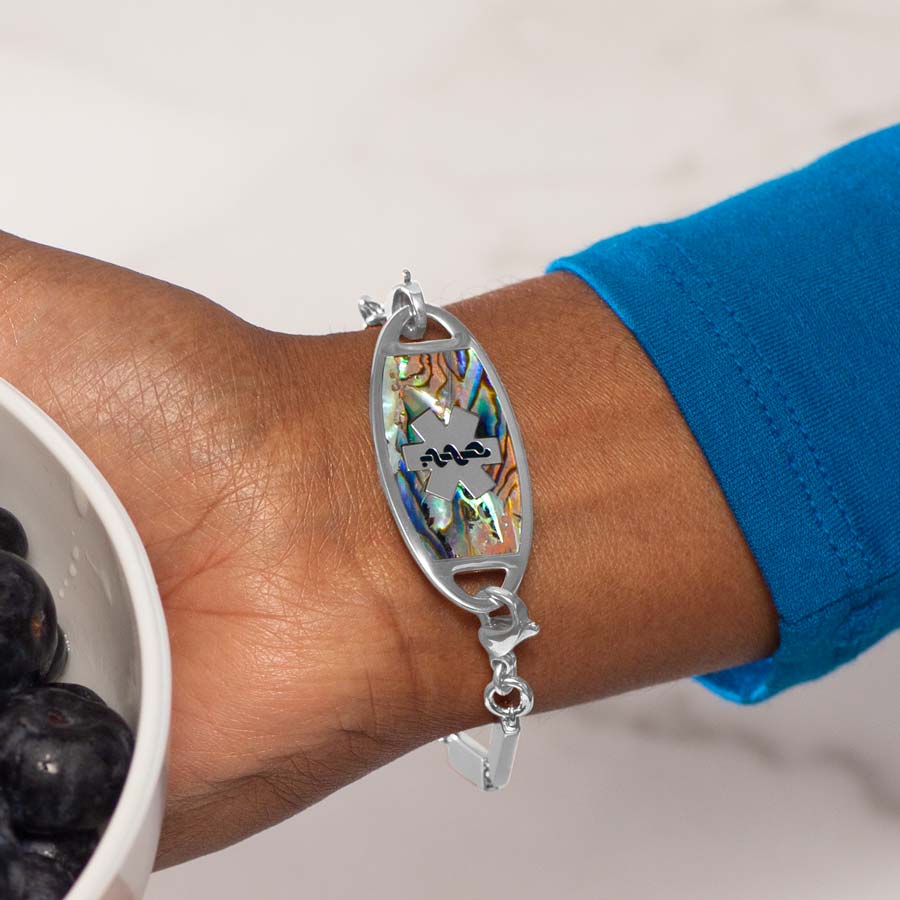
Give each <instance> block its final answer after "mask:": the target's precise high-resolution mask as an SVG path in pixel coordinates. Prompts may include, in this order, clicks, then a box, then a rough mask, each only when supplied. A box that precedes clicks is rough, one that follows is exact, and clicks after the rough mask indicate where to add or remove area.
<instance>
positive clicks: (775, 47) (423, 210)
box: [0, 0, 900, 900]
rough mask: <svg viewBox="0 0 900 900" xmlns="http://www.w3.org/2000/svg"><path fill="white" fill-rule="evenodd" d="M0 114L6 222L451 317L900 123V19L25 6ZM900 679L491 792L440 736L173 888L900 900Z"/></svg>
mask: <svg viewBox="0 0 900 900" xmlns="http://www.w3.org/2000/svg"><path fill="white" fill-rule="evenodd" d="M0 111H2V119H0V123H2V131H0V213H2V216H0V227H3V228H6V229H8V230H12V231H16V232H19V233H22V234H24V235H26V236H29V237H32V238H34V239H37V240H41V241H45V242H48V243H55V244H59V245H62V246H65V247H68V248H71V249H75V250H80V251H83V252H85V253H89V254H92V255H95V256H99V257H103V258H106V259H110V260H114V261H116V262H119V263H123V264H125V265H128V266H131V267H134V268H136V269H140V270H142V271H145V272H149V273H152V274H154V275H158V276H161V277H163V278H166V279H168V280H170V281H175V282H178V283H181V284H184V285H188V286H190V287H192V288H195V289H197V290H199V291H202V292H204V293H206V294H208V295H209V296H211V297H213V298H215V299H216V300H218V301H219V302H221V303H223V304H225V305H226V306H228V307H229V308H231V309H233V310H235V311H236V312H238V313H239V314H241V315H243V316H245V317H246V318H248V319H251V320H253V321H255V322H259V323H262V324H264V325H266V326H269V327H272V328H279V329H284V330H296V331H301V330H303V331H328V330H332V329H339V328H353V327H357V319H356V312H355V298H356V296H357V295H358V294H359V293H360V292H361V291H363V290H373V291H379V292H384V291H385V290H386V289H387V288H388V286H389V285H390V284H392V283H393V282H394V280H395V279H396V276H397V273H398V271H399V268H400V267H401V266H402V265H408V266H411V267H412V268H413V269H414V272H415V274H416V275H417V277H418V278H419V279H420V280H421V281H422V283H423V284H424V286H425V288H426V291H427V293H428V295H429V296H430V298H432V299H440V300H443V301H449V300H452V299H455V298H458V297H460V296H463V295H466V294H470V293H473V292H476V291H480V290H484V289H486V288H490V287H494V286H496V285H499V284H502V283H506V282H509V281H512V280H515V279H517V278H521V277H525V276H530V275H533V274H536V273H538V272H539V271H540V270H541V269H542V267H543V266H544V265H545V263H546V262H547V261H548V260H550V259H551V258H552V257H553V256H554V255H556V254H559V253H562V252H566V251H569V250H572V249H575V248H577V247H580V246H582V245H584V244H586V243H588V242H590V241H591V240H593V239H595V238H597V237H599V236H602V235H604V234H608V233H612V232H615V231H617V230H622V229H624V228H626V227H629V226H631V225H633V224H637V223H641V222H646V221H650V220H653V219H659V218H664V217H669V216H673V215H676V214H679V213H682V212H687V211H689V210H692V209H694V208H696V207H698V206H701V205H703V204H706V203H708V202H711V201H713V200H715V199H717V198H719V197H722V196H724V195H727V194H729V193H731V192H734V191H736V190H739V189H740V188H743V187H745V186H748V185H750V184H752V183H754V182H756V181H758V180H760V179H763V178H766V177H768V176H771V175H774V174H777V173H779V172H782V171H785V170H787V169H789V168H791V167H793V166H796V165H800V164H802V163H804V162H805V161H807V160H808V159H810V158H811V157H813V156H815V155H816V154H818V153H820V152H822V151H824V150H826V149H828V148H829V147H831V146H833V145H835V144H838V143H841V142H843V141H845V140H847V139H850V138H853V137H855V136H857V135H860V134H862V133H865V132H866V131H868V130H871V129H874V128H877V127H879V126H882V125H886V124H889V123H891V122H892V121H894V120H897V119H900V7H898V5H897V4H896V3H893V2H876V0H870V2H859V0H844V2H823V0H742V2H734V0H731V2H728V3H722V2H715V0H707V2H693V0H684V2H680V3H673V2H671V0H641V2H627V3H626V2H621V0H620V2H618V3H610V2H598V0H580V2H571V3H566V2H556V3H539V2H535V0H518V2H485V0H481V2H477V0H455V2H452V3H442V4H436V3H427V2H422V0H419V2H387V3H377V4H375V3H370V2H362V0H352V2H348V3H344V4H329V3H307V2H298V0H294V2H289V0H281V2H256V3H250V2H247V3H243V4H238V3H225V2H222V0H218V2H212V0H203V2H196V0H195V2H188V0H180V2H165V3H158V2H157V3H151V2H144V3H136V2H125V0H117V2H109V3H98V2H89V0H88V2H80V3H62V2H56V3H49V2H36V0H29V2H28V3H27V4H26V3H13V2H11V0H0ZM436 602H437V601H436ZM560 602H564V598H560ZM898 676H900V644H898V642H897V640H896V639H893V640H889V641H886V642H885V643H884V644H882V645H881V646H880V647H879V648H878V649H877V650H876V651H874V652H872V653H870V654H869V655H868V656H867V657H866V658H865V659H864V660H863V661H861V662H859V663H857V664H855V665H853V666H851V667H849V668H847V669H845V670H843V671H842V672H841V673H839V674H838V675H836V676H834V677H832V678H829V679H827V680H826V681H824V682H821V683H819V684H816V685H812V686H809V687H805V688H802V689H799V690H796V691H794V692H793V693H791V694H790V695H788V696H786V697H783V698H781V699H778V700H776V701H774V702H772V703H770V704H768V705H766V706H765V707H763V708H758V709H749V710H745V709H738V708H734V707H730V706H728V705H727V704H725V703H723V702H722V701H719V700H717V699H715V698H713V697H711V696H709V695H707V694H706V693H705V692H704V691H703V689H702V688H700V687H698V686H696V685H693V684H691V683H684V684H677V685H670V686H666V687H662V688H659V689H657V690H653V691H646V692H643V693H641V694H639V695H636V696H632V697H628V698H624V699H620V700H615V701H610V702H607V703H603V704H599V705H592V706H587V707H582V708H580V709H576V710H572V711H568V712H565V713H555V714H552V715H548V716H537V717H534V718H532V719H531V720H530V721H529V722H528V729H527V731H528V734H527V740H526V741H525V743H524V744H523V747H522V753H521V758H520V763H519V767H518V770H517V772H516V777H515V781H514V783H513V785H512V787H511V789H510V790H509V791H508V792H505V793H504V794H502V795H498V796H492V797H482V796H479V795H477V794H476V793H475V792H474V791H473V790H471V789H470V788H468V787H467V786H466V785H465V784H464V783H463V782H462V781H460V780H458V779H457V777H456V776H454V775H453V774H452V773H450V772H449V771H448V770H447V769H446V768H445V767H444V763H443V761H442V759H441V751H440V748H438V747H436V746H430V747H426V748H423V749H422V750H420V751H419V752H417V753H414V754H412V755H411V756H410V757H407V758H406V759H403V760H400V761H399V762H397V763H395V764H393V765H391V766H388V767H387V768H385V769H383V770H381V771H379V772H377V773H376V774H374V775H372V776H371V777H369V778H367V779H365V780H364V781H363V782H361V783H358V784H356V785H353V786H351V787H349V788H347V789H346V790H344V791H341V792H340V793H338V794H337V795H336V796H333V797H332V798H330V799H329V800H327V801H325V802H324V803H321V804H320V805H319V806H317V807H315V808H314V809H311V810H309V811H308V812H306V813H304V814H303V815H301V816H299V817H297V818H296V819H294V820H293V821H291V822H288V823H286V824H284V825H282V826H280V827H278V828H275V829H272V830H271V831H270V832H268V833H266V834H264V835H261V836H259V837H257V838H254V839H252V840H249V841H247V842H245V843H244V844H242V845H240V846H238V847H235V848H233V849H231V850H228V851H225V852H223V853H220V854H216V855H215V856H212V857H209V858H206V859H203V860H199V861H197V862H194V863H191V864H188V865H185V866H181V867H179V868H177V869H174V870H170V871H168V872H164V873H162V874H159V875H157V876H155V877H154V878H153V880H152V881H151V886H150V890H149V897H150V898H152V900H163V898H166V900H181V898H185V900H186V898H195V897H217V898H235V900H236V898H242V900H243V898H247V897H252V898H254V900H266V898H281V897H314V898H323V900H331V898H349V897H356V896H364V897H367V898H370V900H380V898H384V900H387V898H397V900H407V898H423V897H427V898H434V900H443V898H447V900H451V898H453V900H456V898H459V897H468V898H476V900H481V898H495V897H497V896H499V893H500V891H501V890H507V891H508V892H509V896H510V897H516V898H519V900H537V898H546V897H548V896H552V897H559V898H598V897H604V898H605V897H609V898H616V900H647V898H657V897H660V898H662V897H664V898H674V900H681V898H684V900H696V898H714V900H744V898H746V900H749V898H754V900H755V898H758V897H766V898H769V900H781V898H785V900H787V898H791V900H794V898H798V897H803V898H806V897H811V898H846V897H853V898H854V900H875V898H878V900H881V898H892V900H893V898H896V897H897V896H900V709H898V704H897V702H896V690H895V688H894V684H895V683H896V680H897V678H898Z"/></svg>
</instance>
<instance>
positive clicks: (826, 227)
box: [549, 127, 900, 703]
mask: <svg viewBox="0 0 900 900" xmlns="http://www.w3.org/2000/svg"><path fill="white" fill-rule="evenodd" d="M898 236H900V127H895V128H892V129H888V130H886V131H883V132H879V133H877V134H875V135H872V136H870V137H868V138H865V139H863V140H861V141H857V142H855V143H854V144H850V145H848V146H847V147H845V148H842V149H840V150H838V151H835V152H834V153H831V154H829V155H828V156H826V157H823V158H822V159H821V160H818V161H817V162H816V163H814V164H813V165H811V166H809V167H807V168H806V169H803V170H800V171H799V172H795V173H792V174H790V175H787V176H785V177H783V178H780V179H777V180H775V181H773V182H769V183H767V184H764V185H762V186H760V187H758V188H755V189H754V190H752V191H748V192H747V193H744V194H741V195H739V196H737V197H734V198H732V199H730V200H727V201H725V202H724V203H721V204H719V205H717V206H714V207H712V208H710V209H707V210H705V211H703V212H701V213H698V214H696V215H694V216H689V217H688V218H685V219H681V220H678V221H675V222H670V223H667V224H664V225H656V226H651V227H648V228H639V229H635V230H633V231H630V232H627V233H625V234H622V235H618V236H616V237H612V238H609V239H607V240H604V241H601V242H600V243H597V244H594V245H593V246H592V247H589V248H588V249H587V250H585V251H583V252H581V253H578V254H576V255H574V256H570V257H567V258H563V259H559V260H557V261H556V262H554V263H553V264H552V265H551V266H550V267H549V271H554V270H566V271H569V272H572V273H574V274H575V275H578V276H579V277H581V278H582V279H584V280H585V281H586V282H587V283H588V284H589V285H590V286H591V287H593V288H594V290H595V291H596V292H597V293H598V294H599V295H600V296H601V297H602V298H603V299H604V300H605V301H606V302H607V303H608V304H609V305H610V307H611V308H612V309H613V310H614V311H615V312H616V314H617V315H618V316H619V317H620V318H621V320H622V321H623V322H624V324H625V325H626V326H627V327H628V328H629V329H630V330H631V331H632V332H633V333H634V335H635V336H636V338H637V339H638V341H639V342H640V343H641V345H642V346H643V348H644V349H645V351H646V352H647V353H648V355H649V357H650V358H651V359H652V361H653V363H654V364H655V365H656V367H657V369H658V370H659V372H660V374H661V375H662V377H663V378H664V379H665V381H666V383H667V384H668V386H669V389H670V390H671V392H672V395H673V397H674V398H675V401H676V402H677V403H678V405H679V407H680V409H681V411H682V413H683V415H684V417H685V419H686V421H687V423H688V425H689V427H690V428H691V430H692V432H693V434H694V435H695V437H696V439H697V441H698V443H699V444H700V446H701V448H702V449H703V452H704V453H705V455H706V458H707V460H708V461H709V464H710V466H711V468H712V470H713V472H714V473H715V475H716V478H717V479H718V481H719V484H720V485H721V487H722V490H723V492H724V494H725V496H726V498H727V500H728V502H729V504H730V506H731V509H732V510H733V512H734V515H735V517H736V519H737V521H738V523H739V524H740V526H741V528H742V530H743V533H744V535H745V537H746V539H747V542H748V544H749V546H750V549H751V551H752V552H753V554H754V556H755V558H756V560H757V562H758V563H759V566H760V568H761V570H762V573H763V576H764V577H765V579H766V581H767V583H768V585H769V588H770V590H771V593H772V597H773V599H774V602H775V605H776V607H777V609H778V615H779V621H780V634H781V642H780V646H779V648H778V650H777V651H776V653H775V654H774V655H773V656H771V657H770V658H768V659H765V660H761V661H759V662H755V663H752V664H750V665H746V666H741V667H739V668H735V669H730V670H728V671H725V672H719V673H715V674H710V675H706V676H703V677H702V678H701V681H702V683H704V684H705V685H707V686H708V687H710V688H711V689H713V690H714V691H716V692H717V693H719V694H721V695H722V696H724V697H727V698H729V699H731V700H735V701H739V702H743V703H753V702H757V701H760V700H763V699H765V698H767V697H770V696H771V695H773V694H775V693H777V692H778V691H780V690H783V689H784V688H787V687H790V686H791V685H794V684H797V683H799V682H802V681H806V680H809V679H812V678H816V677H819V676H820V675H823V674H824V673H826V672H828V671H830V670H831V669H833V668H834V667H836V666H838V665H840V664H842V663H844V662H846V661H848V660H849V659H852V658H853V657H854V656H856V655H857V654H858V653H860V652H861V651H862V650H864V649H865V648H866V647H868V646H870V645H871V644H872V643H873V642H875V641H876V640H878V639H880V638H881V637H883V636H884V635H885V634H887V633H888V632H889V631H892V630H893V629H895V628H897V627H898V625H900V576H898V574H897V573H898V571H900V449H898V448H900V238H898Z"/></svg>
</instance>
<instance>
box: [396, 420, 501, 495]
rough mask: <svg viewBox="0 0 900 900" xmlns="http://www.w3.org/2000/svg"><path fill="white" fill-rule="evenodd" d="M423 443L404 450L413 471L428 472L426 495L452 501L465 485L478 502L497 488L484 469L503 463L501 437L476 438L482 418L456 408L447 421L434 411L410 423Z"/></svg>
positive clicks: (405, 446) (420, 442) (414, 444)
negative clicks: (457, 491)
mask: <svg viewBox="0 0 900 900" xmlns="http://www.w3.org/2000/svg"><path fill="white" fill-rule="evenodd" d="M409 426H410V428H412V430H413V431H414V432H415V433H416V435H417V436H418V437H419V439H420V440H419V441H416V442H414V443H411V444H404V445H403V446H402V447H401V448H400V452H401V453H402V454H403V462H405V463H406V468H407V469H409V470H410V471H411V472H428V473H429V475H428V484H427V485H426V487H425V493H426V494H433V495H434V496H435V497H441V498H442V499H444V500H452V499H453V495H454V494H455V493H456V486H457V485H459V484H461V485H462V486H463V487H464V488H465V489H466V490H467V491H468V492H469V493H470V494H471V495H472V496H473V497H474V498H475V499H478V498H479V497H480V496H481V495H482V494H486V493H487V492H488V491H490V490H492V489H493V487H494V479H493V478H491V476H490V475H488V473H487V472H485V471H484V466H490V465H493V464H494V463H498V462H500V461H501V460H500V442H499V441H498V440H497V438H476V437H475V429H476V428H477V427H478V416H477V415H475V413H471V412H469V411H468V410H465V409H463V408H462V407H461V406H454V407H453V408H452V409H451V410H450V415H449V416H448V417H447V420H446V422H445V421H444V419H442V418H441V417H439V416H438V415H436V414H435V413H434V412H432V411H431V410H430V409H428V410H425V412H423V413H422V414H421V415H419V416H416V418H415V419H413V420H412V421H411V422H410V423H409Z"/></svg>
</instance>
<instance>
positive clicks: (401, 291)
mask: <svg viewBox="0 0 900 900" xmlns="http://www.w3.org/2000/svg"><path fill="white" fill-rule="evenodd" d="M404 307H405V308H407V309H408V310H409V311H410V317H409V320H408V321H407V322H406V324H405V325H404V326H403V334H404V335H405V336H406V337H408V338H410V339H411V340H413V341H418V340H419V339H420V338H421V337H422V336H423V335H424V334H425V328H426V327H427V326H428V314H427V313H426V312H425V298H424V297H423V296H422V288H420V287H419V283H418V282H417V281H413V280H412V276H411V275H410V274H409V269H404V270H403V284H398V285H397V287H395V288H394V297H393V300H392V301H391V313H395V312H397V311H398V310H400V309H403V308H404Z"/></svg>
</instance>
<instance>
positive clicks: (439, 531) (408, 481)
mask: <svg viewBox="0 0 900 900" xmlns="http://www.w3.org/2000/svg"><path fill="white" fill-rule="evenodd" d="M359 309H360V313H361V315H362V317H363V320H364V321H365V323H366V325H367V326H378V327H381V332H380V334H379V337H378V341H377V343H376V345H375V353H374V358H373V361H372V373H371V381H370V396H369V414H370V417H371V422H372V438H373V441H374V444H375V455H376V459H377V462H378V473H379V478H380V480H381V486H382V488H383V489H384V493H385V496H386V497H387V500H388V504H389V506H390V508H391V512H392V513H393V516H394V519H395V521H396V523H397V527H398V528H399V529H400V533H401V534H402V535H403V539H404V541H405V542H406V546H407V547H408V549H409V551H410V553H412V555H413V557H414V558H415V560H416V562H417V563H418V564H419V566H420V568H421V569H422V571H423V572H424V573H425V575H426V576H427V577H428V579H429V580H430V581H431V583H432V584H433V585H434V586H435V587H436V588H437V589H438V590H439V591H440V592H441V593H442V594H443V595H444V596H445V597H447V598H448V599H449V600H450V601H451V602H453V603H455V604H456V605H457V606H459V607H461V608H462V609H465V610H467V611H468V612H471V613H474V614H475V615H476V616H478V620H479V623H480V627H479V629H478V639H479V641H480V642H481V645H482V647H483V648H484V650H485V652H486V653H487V655H488V660H489V662H490V667H491V680H490V681H489V682H488V683H487V685H486V687H485V689H484V704H485V706H486V707H487V708H488V709H489V710H490V712H491V713H492V714H493V715H494V716H496V717H497V720H498V721H497V722H496V723H495V724H494V725H493V726H491V729H492V731H491V740H490V745H489V746H488V747H484V746H483V745H482V744H481V743H480V742H479V741H477V740H476V739H475V738H474V737H472V736H471V735H470V734H467V733H464V732H463V733H459V734H451V735H449V736H448V737H445V738H442V741H444V743H446V745H447V751H448V757H449V760H450V763H451V765H452V766H453V767H454V768H455V769H456V770H457V771H458V772H459V773H460V774H461V775H463V776H464V777H465V778H467V779H468V780H469V781H471V782H472V783H473V784H475V785H476V786H477V787H479V788H481V789H482V790H485V791H491V790H499V789H500V788H502V787H504V786H505V785H506V784H507V783H508V781H509V777H510V773H511V771H512V767H513V762H514V761H515V753H516V746H517V744H518V739H519V734H520V731H521V720H522V719H523V718H524V717H525V716H527V715H528V713H530V712H531V710H532V708H533V706H534V693H533V692H532V690H531V687H530V686H529V684H528V682H527V681H525V679H523V678H522V677H521V676H520V675H519V673H518V669H517V663H516V654H515V652H514V650H515V648H516V646H518V644H520V643H521V642H522V641H524V640H526V639H527V638H530V637H533V636H534V635H535V634H537V633H538V631H539V630H540V629H539V626H538V625H537V624H536V623H535V622H533V621H532V620H531V618H530V616H529V615H528V609H527V607H526V606H525V603H524V602H523V601H522V599H521V598H520V597H519V596H518V594H517V590H518V588H519V585H520V584H521V581H522V577H523V575H524V573H525V565H526V563H527V561H528V554H529V552H530V550H531V536H532V527H533V517H532V512H531V481H530V478H529V474H528V464H527V461H526V458H525V448H524V446H523V444H522V437H521V434H520V432H519V427H518V424H517V422H516V419H515V416H514V414H513V410H512V406H511V405H510V402H509V398H508V397H507V395H506V390H505V388H504V386H503V383H502V382H501V381H500V378H499V376H498V375H497V372H496V370H495V369H494V366H493V364H492V363H491V361H490V359H489V358H488V356H487V354H486V353H485V352H484V350H483V348H482V347H481V345H480V344H479V343H478V342H477V341H476V340H475V338H474V337H473V336H472V335H471V334H470V333H469V331H468V329H467V328H466V327H465V325H463V323H462V322H460V320H459V319H457V318H456V317H455V316H453V315H451V314H450V313H448V312H447V311H446V310H444V309H441V308H440V307H436V306H430V305H428V304H426V303H425V300H424V298H423V296H422V289H421V288H420V287H419V285H418V284H417V283H416V282H415V281H413V280H412V277H411V275H410V273H409V271H407V270H404V272H403V282H402V283H401V284H398V285H396V286H395V288H394V291H393V297H392V301H391V310H390V313H388V312H387V311H386V310H385V308H384V307H383V306H382V305H381V304H380V303H378V302H377V301H375V300H373V299H371V298H370V297H363V298H362V299H361V300H360V301H359ZM429 320H432V321H434V322H435V323H437V325H439V326H441V328H442V329H443V330H444V331H445V332H446V336H440V337H437V338H432V339H427V340H426V339H425V333H426V330H427V328H428V323H429ZM490 570H500V571H502V572H503V583H502V585H500V586H493V585H490V586H487V587H484V588H482V589H481V590H479V591H478V592H477V593H474V594H471V593H469V592H468V591H467V590H466V589H465V588H464V587H463V586H462V585H461V584H460V583H459V581H458V580H457V575H459V574H463V573H471V572H485V571H490ZM516 695H517V697H516Z"/></svg>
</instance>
